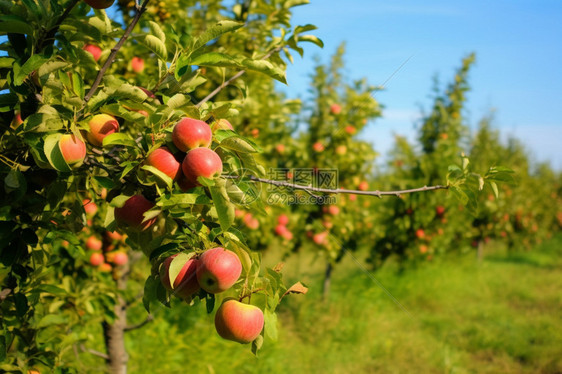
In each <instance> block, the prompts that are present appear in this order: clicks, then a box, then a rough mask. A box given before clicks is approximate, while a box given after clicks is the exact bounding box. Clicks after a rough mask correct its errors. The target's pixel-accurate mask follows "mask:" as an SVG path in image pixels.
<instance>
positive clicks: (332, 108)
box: [330, 104, 341, 116]
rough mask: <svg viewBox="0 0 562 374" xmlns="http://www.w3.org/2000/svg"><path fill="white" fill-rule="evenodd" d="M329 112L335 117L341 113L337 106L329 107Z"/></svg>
mask: <svg viewBox="0 0 562 374" xmlns="http://www.w3.org/2000/svg"><path fill="white" fill-rule="evenodd" d="M330 112H331V113H332V114H334V115H336V116H337V115H338V114H340V113H341V106H340V105H339V104H332V105H331V106H330Z"/></svg>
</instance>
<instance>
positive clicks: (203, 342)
mask: <svg viewBox="0 0 562 374" xmlns="http://www.w3.org/2000/svg"><path fill="white" fill-rule="evenodd" d="M266 260H271V261H273V260H274V259H273V257H272V256H270V258H266ZM312 260H313V259H311V258H310V257H303V258H301V257H299V256H295V257H294V258H292V259H290V260H289V261H288V262H287V264H286V266H285V270H286V273H287V275H288V276H287V278H289V279H291V280H296V279H300V280H304V281H305V282H306V283H307V284H308V285H309V287H310V292H309V294H307V295H306V296H302V295H295V296H291V297H289V298H287V300H284V301H283V304H282V306H281V308H280V337H279V340H278V341H277V342H272V341H270V340H268V339H266V341H265V345H264V349H263V350H262V351H260V353H259V357H258V358H255V357H254V356H253V355H252V354H251V353H250V352H249V348H248V347H247V346H242V345H239V344H235V343H231V342H226V341H222V340H221V339H220V338H218V337H217V335H216V333H215V331H214V327H213V320H212V317H211V316H207V315H206V314H205V312H204V311H203V310H202V309H203V308H188V307H183V306H179V307H177V308H174V309H172V310H169V311H164V310H161V311H160V312H159V313H158V315H157V320H156V321H155V322H153V323H152V324H150V325H148V326H147V327H145V328H144V329H142V330H137V331H134V332H132V333H131V334H130V335H128V338H129V339H128V349H129V352H130V356H131V357H130V359H131V361H130V372H132V373H187V372H189V373H356V374H359V373H562V238H558V239H555V240H552V241H551V242H549V243H547V244H545V245H543V246H540V247H537V248H536V249H535V251H532V252H525V253H517V254H511V255H509V254H505V253H501V252H497V253H493V254H489V255H488V256H487V257H486V258H485V260H484V261H483V262H482V263H480V264H479V263H477V261H476V260H475V258H474V256H473V255H462V256H459V255H456V256H454V257H450V258H445V259H441V260H439V261H435V262H432V263H427V264H420V265H419V266H416V267H412V268H408V269H406V270H403V271H398V270H397V267H396V266H394V265H393V264H392V263H389V264H388V265H386V266H385V267H384V268H382V269H380V270H379V271H377V272H374V273H372V274H373V276H374V277H375V278H376V279H377V280H378V281H380V282H381V283H382V284H383V285H384V286H385V287H386V288H387V289H388V291H389V292H390V293H391V294H392V295H393V296H394V297H395V298H396V300H398V302H399V303H400V304H401V305H403V307H404V308H405V309H406V310H407V312H405V311H404V310H402V309H401V307H400V306H398V305H397V304H396V303H395V302H394V301H393V300H392V299H391V298H390V297H389V296H387V295H386V294H385V293H384V292H383V291H382V289H381V288H380V287H378V286H377V285H376V284H375V282H374V281H373V280H372V279H370V278H369V277H368V276H367V275H366V274H364V273H363V272H362V271H360V270H359V269H358V268H357V267H356V266H355V264H354V263H353V261H351V260H350V259H349V258H347V259H346V260H345V261H344V262H343V263H342V266H340V267H338V268H337V269H336V270H335V271H334V276H333V282H332V291H331V294H330V298H329V300H327V301H325V302H323V301H322V300H321V293H320V289H319V288H320V285H321V281H322V276H321V274H322V272H321V270H322V268H321V267H320V266H319V264H317V263H314V262H312Z"/></svg>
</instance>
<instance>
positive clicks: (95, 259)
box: [90, 252, 105, 266]
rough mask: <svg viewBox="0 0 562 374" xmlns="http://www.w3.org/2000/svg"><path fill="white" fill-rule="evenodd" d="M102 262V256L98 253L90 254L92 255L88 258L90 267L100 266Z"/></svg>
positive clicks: (103, 260)
mask: <svg viewBox="0 0 562 374" xmlns="http://www.w3.org/2000/svg"><path fill="white" fill-rule="evenodd" d="M104 262H105V258H104V257H103V254H101V253H99V252H96V253H92V255H91V256H90V264H91V265H92V266H100V265H101V264H103V263H104Z"/></svg>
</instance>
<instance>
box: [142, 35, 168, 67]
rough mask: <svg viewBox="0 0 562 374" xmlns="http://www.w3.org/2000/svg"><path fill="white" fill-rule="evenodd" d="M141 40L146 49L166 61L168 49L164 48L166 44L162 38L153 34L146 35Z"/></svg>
mask: <svg viewBox="0 0 562 374" xmlns="http://www.w3.org/2000/svg"><path fill="white" fill-rule="evenodd" d="M141 41H142V43H143V44H144V45H145V46H146V47H147V48H148V49H150V50H151V51H152V52H154V53H156V55H157V56H158V57H159V58H160V59H161V60H163V61H167V59H168V50H167V49H166V44H164V42H162V40H160V39H158V38H157V37H156V36H154V35H146V36H145V37H144V38H143V39H142V40H141Z"/></svg>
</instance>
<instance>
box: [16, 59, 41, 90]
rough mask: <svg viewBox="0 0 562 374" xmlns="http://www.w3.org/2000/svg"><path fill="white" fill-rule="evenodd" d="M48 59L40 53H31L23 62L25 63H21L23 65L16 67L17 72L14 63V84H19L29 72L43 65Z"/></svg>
mask: <svg viewBox="0 0 562 374" xmlns="http://www.w3.org/2000/svg"><path fill="white" fill-rule="evenodd" d="M48 60H49V59H48V58H45V57H43V56H41V55H33V56H31V57H30V58H29V59H28V60H27V61H26V62H25V64H23V66H22V67H21V68H20V69H18V71H17V72H16V66H17V65H16V64H15V65H14V84H15V85H16V86H19V85H21V84H22V83H23V81H24V80H25V78H27V76H28V75H29V74H31V72H33V71H34V70H37V69H38V68H39V67H40V66H41V65H43V64H44V63H45V62H46V61H48Z"/></svg>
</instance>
